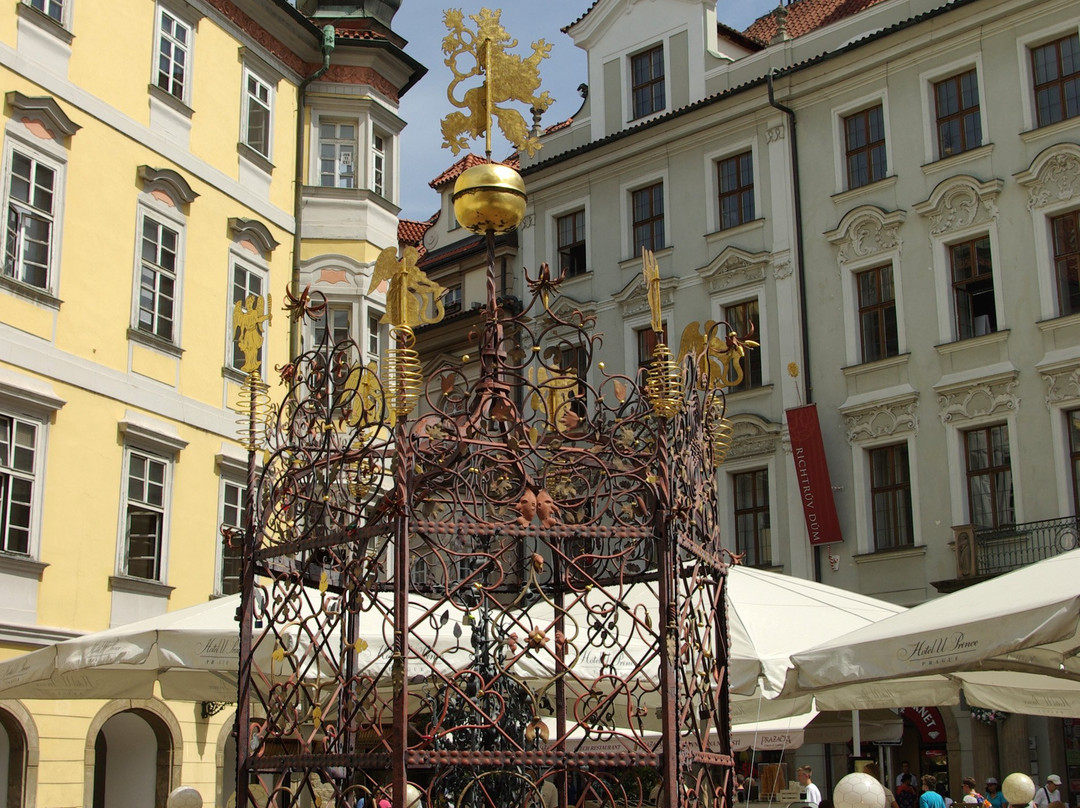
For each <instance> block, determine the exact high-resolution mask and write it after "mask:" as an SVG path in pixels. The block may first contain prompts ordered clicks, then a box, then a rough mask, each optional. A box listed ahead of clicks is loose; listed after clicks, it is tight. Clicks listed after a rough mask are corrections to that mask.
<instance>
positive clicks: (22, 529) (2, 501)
mask: <svg viewBox="0 0 1080 808" xmlns="http://www.w3.org/2000/svg"><path fill="white" fill-rule="evenodd" d="M41 429H42V426H41V424H39V423H38V422H36V421H32V420H29V419H27V418H24V417H21V416H15V415H9V414H7V413H0V552H4V553H11V554H14V555H21V556H29V555H30V554H31V551H32V547H33V545H32V542H31V538H32V535H31V534H32V530H33V520H34V497H35V494H36V492H37V491H38V490H39V486H38V476H39V474H40V468H39V465H40V462H41V461H40V458H39V457H38V435H39V434H40V431H41Z"/></svg>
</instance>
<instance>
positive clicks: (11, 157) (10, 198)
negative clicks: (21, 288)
mask: <svg viewBox="0 0 1080 808" xmlns="http://www.w3.org/2000/svg"><path fill="white" fill-rule="evenodd" d="M7 156H8V160H7V174H8V176H7V182H6V183H5V186H6V191H7V204H6V215H5V223H4V274H5V275H6V276H8V277H9V278H13V279H15V280H17V281H19V282H21V283H25V284H27V285H29V286H33V287H36V288H38V289H50V288H51V287H52V286H53V285H54V284H53V277H52V276H53V274H54V273H53V266H54V264H55V262H56V258H55V256H56V252H57V249H56V247H57V245H56V224H57V212H58V191H59V180H60V172H59V167H58V166H56V165H55V164H52V163H50V162H47V161H45V160H43V159H42V157H41V156H40V155H38V154H35V153H34V152H32V151H31V150H29V149H24V148H23V146H22V145H16V146H15V147H14V148H12V149H11V150H10V151H9V152H8V155H7Z"/></svg>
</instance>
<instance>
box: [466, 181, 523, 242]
mask: <svg viewBox="0 0 1080 808" xmlns="http://www.w3.org/2000/svg"><path fill="white" fill-rule="evenodd" d="M454 215H455V216H456V217H457V220H458V223H459V224H461V226H462V227H464V228H465V229H466V230H471V231H472V232H474V233H487V232H492V233H494V234H495V235H499V234H500V233H507V232H509V231H511V230H513V229H514V228H515V227H517V226H518V225H519V224H521V220H522V219H524V218H525V181H524V180H522V179H521V175H520V174H518V173H517V172H516V171H514V169H512V168H510V167H509V166H504V165H501V164H500V163H482V164H481V165H477V166H473V167H472V168H469V169H466V170H465V171H463V172H461V175H460V176H459V177H458V178H457V180H456V181H455V182H454Z"/></svg>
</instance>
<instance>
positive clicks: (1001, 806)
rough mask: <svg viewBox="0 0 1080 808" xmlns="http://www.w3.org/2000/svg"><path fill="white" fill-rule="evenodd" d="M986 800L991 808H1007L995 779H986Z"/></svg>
mask: <svg viewBox="0 0 1080 808" xmlns="http://www.w3.org/2000/svg"><path fill="white" fill-rule="evenodd" d="M986 799H987V800H988V801H989V802H990V805H991V806H992V808H1009V801H1008V800H1007V799H1005V795H1004V794H1002V793H1001V789H1000V788H999V787H998V781H997V778H996V777H987V778H986Z"/></svg>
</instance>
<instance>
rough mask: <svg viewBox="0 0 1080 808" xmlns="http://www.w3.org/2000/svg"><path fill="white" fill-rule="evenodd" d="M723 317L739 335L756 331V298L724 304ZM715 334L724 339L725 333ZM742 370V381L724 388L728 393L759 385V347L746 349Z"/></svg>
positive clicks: (757, 319)
mask: <svg viewBox="0 0 1080 808" xmlns="http://www.w3.org/2000/svg"><path fill="white" fill-rule="evenodd" d="M724 319H725V320H727V324H728V325H729V326H730V327H731V330H732V331H734V332H735V333H736V334H738V335H739V336H740V337H746V336H747V335H749V334H752V333H756V332H757V328H758V322H759V316H758V302H757V300H756V299H754V300H746V301H743V302H742V303H734V304H732V305H730V306H725V307H724ZM717 336H718V337H719V338H720V339H724V337H725V336H726V335H725V334H717ZM742 370H743V377H742V381H740V382H739V383H738V384H735V385H732V386H730V387H728V388H726V389H727V391H728V392H729V393H735V392H738V391H739V390H749V389H750V388H752V387H761V383H762V381H761V349H760V348H752V349H748V350H747V351H746V355H745V356H744V357H743V358H742Z"/></svg>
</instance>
